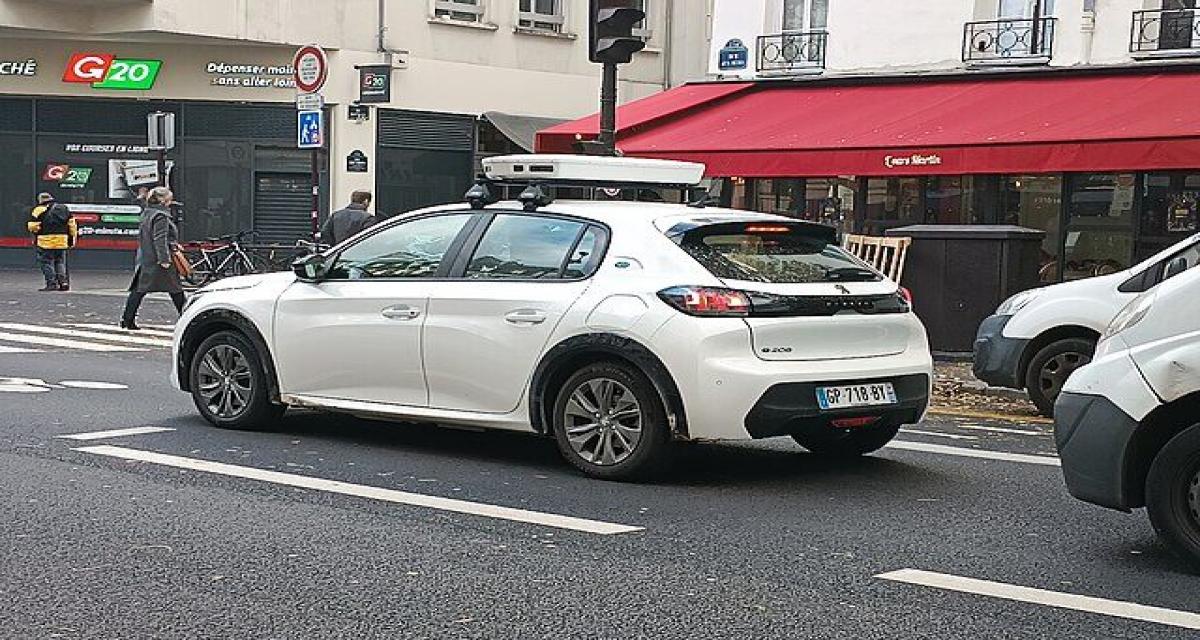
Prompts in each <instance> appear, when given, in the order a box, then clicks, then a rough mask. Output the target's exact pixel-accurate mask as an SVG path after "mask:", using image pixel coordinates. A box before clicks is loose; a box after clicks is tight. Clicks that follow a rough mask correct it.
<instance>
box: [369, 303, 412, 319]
mask: <svg viewBox="0 0 1200 640" xmlns="http://www.w3.org/2000/svg"><path fill="white" fill-rule="evenodd" d="M379 315H381V316H383V317H385V318H387V319H389V320H414V319H416V318H418V317H420V315H421V310H420V309H418V308H416V307H410V306H408V305H406V304H398V305H396V306H394V307H388V308H386V309H384V310H383V311H380V312H379Z"/></svg>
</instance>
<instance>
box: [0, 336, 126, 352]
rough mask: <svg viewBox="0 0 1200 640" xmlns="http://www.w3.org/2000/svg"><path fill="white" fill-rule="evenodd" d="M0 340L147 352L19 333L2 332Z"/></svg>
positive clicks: (61, 346) (44, 345) (86, 348)
mask: <svg viewBox="0 0 1200 640" xmlns="http://www.w3.org/2000/svg"><path fill="white" fill-rule="evenodd" d="M0 340H2V341H5V342H20V343H23V344H36V345H38V346H42V347H58V348H60V349H80V350H83V351H106V352H117V351H145V349H135V348H133V347H123V346H121V345H116V344H98V343H95V342H80V341H79V340H63V339H62V338H50V337H45V336H27V335H21V334H17V333H8V332H5V331H0Z"/></svg>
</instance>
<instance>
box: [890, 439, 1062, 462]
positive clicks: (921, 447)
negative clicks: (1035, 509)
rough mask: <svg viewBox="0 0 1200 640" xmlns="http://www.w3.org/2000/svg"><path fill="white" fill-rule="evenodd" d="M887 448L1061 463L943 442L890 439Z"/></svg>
mask: <svg viewBox="0 0 1200 640" xmlns="http://www.w3.org/2000/svg"><path fill="white" fill-rule="evenodd" d="M887 448H888V449H902V450H904V451H921V452H923V453H940V454H942V455H947V456H959V457H963V458H982V459H984V460H1004V461H1006V462H1025V463H1028V464H1042V465H1046V466H1049V467H1060V466H1062V463H1061V462H1059V460H1058V458H1055V457H1053V456H1035V455H1029V454H1026V453H1005V452H1002V451H988V450H986V449H964V448H962V447H948V446H946V445H944V444H928V443H925V442H911V441H908V440H892V441H891V442H889V443H888V444H887Z"/></svg>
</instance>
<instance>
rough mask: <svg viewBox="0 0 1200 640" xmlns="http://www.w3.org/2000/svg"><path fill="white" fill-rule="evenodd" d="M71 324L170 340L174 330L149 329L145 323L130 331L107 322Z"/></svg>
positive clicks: (122, 333)
mask: <svg viewBox="0 0 1200 640" xmlns="http://www.w3.org/2000/svg"><path fill="white" fill-rule="evenodd" d="M71 326H72V327H79V328H80V329H100V330H101V331H116V332H117V335H124V336H146V337H148V338H163V339H165V340H170V339H171V338H172V337H174V335H175V334H174V332H172V331H171V330H170V329H166V330H162V329H151V328H149V327H148V326H146V325H143V326H141V327H139V329H138V330H137V331H130V330H128V329H122V328H120V327H116V326H112V325H107V324H99V323H95V322H92V323H88V322H80V323H75V324H72V325H71Z"/></svg>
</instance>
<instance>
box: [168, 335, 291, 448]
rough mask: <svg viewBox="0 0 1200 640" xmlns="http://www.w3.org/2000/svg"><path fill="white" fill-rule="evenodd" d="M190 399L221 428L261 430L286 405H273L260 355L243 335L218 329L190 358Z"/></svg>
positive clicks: (281, 411) (206, 418)
mask: <svg viewBox="0 0 1200 640" xmlns="http://www.w3.org/2000/svg"><path fill="white" fill-rule="evenodd" d="M190 376H191V378H190V382H191V389H192V401H193V402H195V404H196V408H197V409H198V410H199V411H200V415H202V416H204V419H205V420H208V421H209V422H211V423H212V424H214V425H216V426H218V427H222V428H225V429H265V428H269V427H271V426H273V425H274V423H275V422H276V421H277V420H278V419H279V418H280V417H281V416H282V415H283V413H284V411H285V410H286V407H284V406H282V405H277V404H273V403H272V402H271V399H270V392H269V391H268V388H267V374H266V368H265V367H264V366H263V363H262V357H261V356H260V355H259V353H258V350H257V349H255V348H254V345H253V344H251V342H250V341H249V340H247V339H246V338H245V337H244V336H242V335H241V334H239V333H235V332H233V331H220V332H218V333H214V334H213V335H211V336H209V337H208V338H206V339H205V340H204V341H203V342H201V343H200V346H199V348H197V349H196V354H195V356H193V357H192V366H191V370H190Z"/></svg>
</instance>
